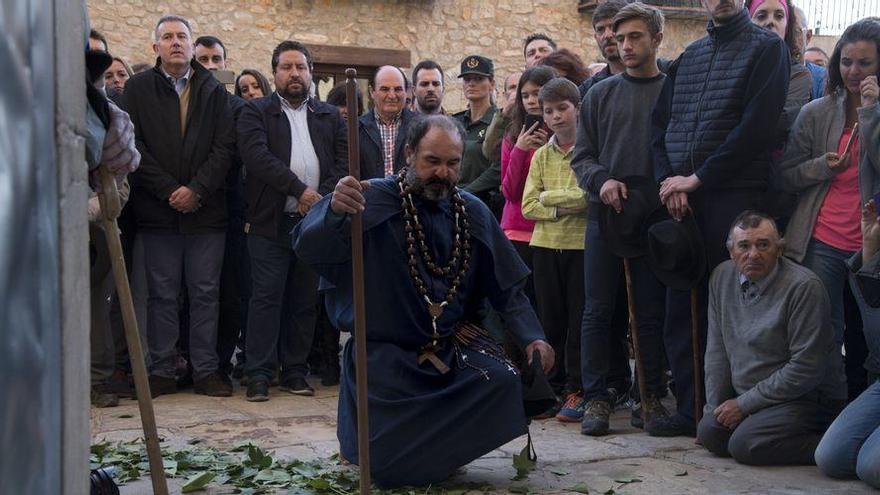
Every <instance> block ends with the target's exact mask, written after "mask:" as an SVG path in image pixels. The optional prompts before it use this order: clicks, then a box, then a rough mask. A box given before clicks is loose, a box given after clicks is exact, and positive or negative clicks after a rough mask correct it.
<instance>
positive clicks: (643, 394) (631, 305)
mask: <svg viewBox="0 0 880 495" xmlns="http://www.w3.org/2000/svg"><path fill="white" fill-rule="evenodd" d="M623 274H624V276H625V277H626V306H627V309H628V310H629V334H630V335H631V336H632V343H633V358H635V361H636V379H637V380H638V381H639V402H641V403H642V423H643V424H644V425H647V424H648V419H649V417H650V413H649V412H648V408H647V405H646V403H645V401H646V400H647V399H648V385H647V384H646V383H645V367H644V366H643V364H642V363H643V361H642V348H641V346H640V345H639V331H638V324H637V323H636V302H635V299H633V288H632V272H631V271H630V267H629V259H628V258H624V259H623Z"/></svg>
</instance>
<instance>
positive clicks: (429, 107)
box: [416, 97, 440, 113]
mask: <svg viewBox="0 0 880 495" xmlns="http://www.w3.org/2000/svg"><path fill="white" fill-rule="evenodd" d="M416 101H417V102H418V103H419V108H420V109H421V110H422V111H424V112H425V113H434V112H436V111H437V110H438V109H439V108H440V98H439V97H434V100H432V101H428V100H427V98H421V97H416Z"/></svg>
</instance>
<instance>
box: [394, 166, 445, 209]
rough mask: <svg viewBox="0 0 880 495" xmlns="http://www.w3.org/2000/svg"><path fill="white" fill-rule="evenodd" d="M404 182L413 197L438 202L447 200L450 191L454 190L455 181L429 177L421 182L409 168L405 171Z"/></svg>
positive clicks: (413, 170)
mask: <svg viewBox="0 0 880 495" xmlns="http://www.w3.org/2000/svg"><path fill="white" fill-rule="evenodd" d="M404 182H405V183H406V185H407V186H409V187H410V189H411V190H412V193H413V195H414V196H418V197H420V198H425V199H427V200H428V201H433V202H435V203H436V202H438V201H440V200H443V199H446V198H448V197H449V196H450V195H451V194H452V191H453V190H455V184H456V182H455V181H452V180H449V179H441V178H439V177H431V178H429V179H427V180H422V179H421V178H419V176H418V174H416V170H415V168H413V167H409V168H408V169H407V171H406V177H405V178H404Z"/></svg>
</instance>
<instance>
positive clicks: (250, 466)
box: [89, 439, 534, 495]
mask: <svg viewBox="0 0 880 495" xmlns="http://www.w3.org/2000/svg"><path fill="white" fill-rule="evenodd" d="M198 443H201V440H199V441H190V442H189V445H188V447H187V448H186V449H184V450H171V449H167V448H163V449H162V456H163V459H162V464H163V467H164V470H165V475H166V476H168V477H171V478H184V479H185V481H184V484H183V486H182V488H181V491H182V492H183V493H191V492H197V491H199V490H203V489H205V488H207V487H208V486H209V485H213V486H227V487H232V488H234V489H235V492H234V493H237V494H240V495H258V494H266V493H276V491H275V490H278V489H287V490H288V491H287V492H286V493H288V495H357V494H358V493H359V486H358V485H359V482H360V479H359V476H358V472H357V470H356V468H351V467H347V466H340V465H339V462H338V457H333V458H330V459H315V460H307V461H303V460H300V459H293V460H290V461H281V460H279V459H277V458H275V456H274V454H273V453H272V452H271V451H266V450H263V449H262V448H260V447H259V446H258V445H257V444H256V443H254V442H253V441H252V440H247V441H244V442H239V443H237V444H235V446H233V448H232V449H231V451H226V452H222V451H219V450H217V449H215V448H210V447H203V446H200V445H196V444H198ZM90 453H91V455H90V459H89V461H90V465H91V467H92V469H96V468H101V467H110V466H113V467H114V468H115V477H116V482H117V483H119V484H125V483H127V482H130V481H134V480H137V479H139V478H141V477H143V476H146V475H148V474H149V472H150V466H149V463H148V462H147V453H146V448H145V447H144V442H143V439H136V440H133V441H130V442H118V443H110V442H107V441H102V442H100V443H97V444H95V445H92V447H91V452H90ZM523 455H524V458H525V459H526V460H528V453H527V452H526V453H525V454H523ZM531 466H532V467H531V468H530V469H532V468H534V462H531ZM520 489H521V490H523V491H520V492H514V493H522V494H528V493H531V492H530V490H529V488H528V487H520ZM492 490H494V488H493V487H492V486H491V485H488V484H486V483H474V482H470V483H462V482H459V483H456V482H455V481H449V482H445V483H440V484H439V485H434V486H430V487H428V488H427V489H425V488H419V489H414V488H412V487H407V488H401V489H397V490H380V489H376V488H374V489H373V490H372V491H373V493H374V494H376V495H465V494H474V493H488V492H490V491H492ZM511 491H513V489H512V490H511ZM224 493H225V492H224ZM277 493H282V492H277Z"/></svg>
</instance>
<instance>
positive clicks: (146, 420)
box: [98, 167, 168, 495]
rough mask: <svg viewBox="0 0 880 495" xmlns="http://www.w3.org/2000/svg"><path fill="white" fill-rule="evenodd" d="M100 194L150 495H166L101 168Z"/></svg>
mask: <svg viewBox="0 0 880 495" xmlns="http://www.w3.org/2000/svg"><path fill="white" fill-rule="evenodd" d="M101 189H102V191H101V193H99V194H98V202H99V203H100V204H101V217H102V218H101V222H102V223H103V225H104V237H106V238H107V247H108V251H109V252H110V263H111V265H112V266H113V278H114V280H115V282H116V294H117V297H119V307H120V308H121V309H122V322H123V326H124V327H125V341H126V343H127V344H128V357H129V360H130V361H131V374H132V375H133V376H134V390H135V395H136V396H137V401H138V409H140V414H141V424H142V425H143V429H144V443H146V446H147V458H148V459H149V461H150V479H151V481H152V482H153V493H154V494H156V495H168V485H167V484H166V481H165V467H164V465H163V463H162V451H161V449H160V448H159V434H158V433H157V431H156V416H155V415H154V413H153V399H152V396H151V395H150V382H149V381H148V380H147V368H146V366H145V365H144V351H143V349H142V348H141V339H140V333H139V332H138V327H137V318H136V317H135V314H134V303H133V302H132V299H131V286H130V285H129V284H128V273H127V272H126V270H125V257H124V256H123V254H122V241H121V240H120V238H119V224H118V223H116V219H117V218H119V213H120V212H121V210H122V207H121V204H120V201H119V190H118V189H117V188H116V179H115V178H114V177H113V174H111V173H110V171H108V170H107V169H106V168H104V167H101Z"/></svg>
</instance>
